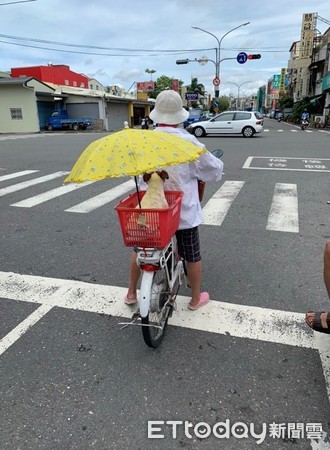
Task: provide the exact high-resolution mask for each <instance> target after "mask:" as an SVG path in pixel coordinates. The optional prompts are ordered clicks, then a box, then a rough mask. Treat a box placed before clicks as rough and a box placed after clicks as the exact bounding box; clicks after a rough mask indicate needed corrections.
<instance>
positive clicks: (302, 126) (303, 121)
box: [300, 119, 308, 131]
mask: <svg viewBox="0 0 330 450" xmlns="http://www.w3.org/2000/svg"><path fill="white" fill-rule="evenodd" d="M307 127H308V120H307V119H302V121H301V125H300V128H301V129H302V130H303V131H304V130H306V128H307Z"/></svg>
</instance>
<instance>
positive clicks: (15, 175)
mask: <svg viewBox="0 0 330 450" xmlns="http://www.w3.org/2000/svg"><path fill="white" fill-rule="evenodd" d="M35 172H39V170H22V171H21V172H14V173H9V174H8V175H2V176H1V177H0V181H6V180H11V179H12V178H18V177H23V176H24V175H29V174H30V173H35Z"/></svg>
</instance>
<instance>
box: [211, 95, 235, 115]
mask: <svg viewBox="0 0 330 450" xmlns="http://www.w3.org/2000/svg"><path fill="white" fill-rule="evenodd" d="M215 101H217V102H218V103H219V106H218V107H215V106H214V102H215ZM229 105H230V102H229V99H228V97H219V98H213V99H212V101H211V106H210V112H211V113H216V109H217V110H218V112H217V113H216V114H219V113H221V112H222V111H226V110H227V109H228V108H229Z"/></svg>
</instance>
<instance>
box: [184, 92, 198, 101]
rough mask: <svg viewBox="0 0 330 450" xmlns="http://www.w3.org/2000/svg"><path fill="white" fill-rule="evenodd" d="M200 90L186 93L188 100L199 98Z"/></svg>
mask: <svg viewBox="0 0 330 450" xmlns="http://www.w3.org/2000/svg"><path fill="white" fill-rule="evenodd" d="M198 97H199V96H198V92H187V93H186V100H189V101H194V100H198Z"/></svg>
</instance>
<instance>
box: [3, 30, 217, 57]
mask: <svg viewBox="0 0 330 450" xmlns="http://www.w3.org/2000/svg"><path fill="white" fill-rule="evenodd" d="M0 37H3V38H5V39H13V40H18V41H24V42H26V41H31V42H40V43H41V44H52V45H61V46H63V47H77V48H94V49H97V50H112V51H121V52H155V51H157V52H160V53H163V52H164V53H171V54H172V52H175V53H177V52H200V51H209V50H214V48H194V49H183V50H180V49H176V50H162V49H159V50H154V49H152V50H150V49H141V48H140V49H132V48H121V47H100V46H97V45H85V44H71V43H67V42H58V41H48V40H45V39H35V38H26V37H22V36H11V35H8V34H0ZM17 45H19V44H17Z"/></svg>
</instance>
